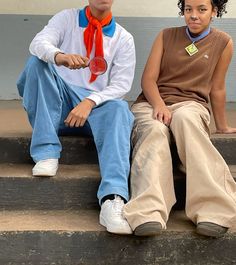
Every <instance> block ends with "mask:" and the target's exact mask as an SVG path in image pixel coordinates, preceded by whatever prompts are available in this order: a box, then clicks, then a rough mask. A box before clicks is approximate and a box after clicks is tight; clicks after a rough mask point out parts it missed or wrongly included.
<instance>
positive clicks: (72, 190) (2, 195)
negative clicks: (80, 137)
mask: <svg viewBox="0 0 236 265" xmlns="http://www.w3.org/2000/svg"><path fill="white" fill-rule="evenodd" d="M31 169H32V165H29V164H0V210H28V209H32V210H33V209H34V210H68V209H73V210H78V209H98V207H99V206H98V202H97V197H96V194H97V189H98V186H99V183H100V173H99V168H98V166H97V165H87V164H86V165H60V167H59V170H58V174H57V175H56V176H55V177H53V178H45V177H41V178H39V177H32V173H31ZM230 169H231V172H232V174H233V176H234V177H235V180H236V166H230ZM175 190H176V197H177V203H176V205H175V209H184V205H185V176H184V174H183V173H181V172H175Z"/></svg>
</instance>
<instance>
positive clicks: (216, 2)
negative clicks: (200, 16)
mask: <svg viewBox="0 0 236 265" xmlns="http://www.w3.org/2000/svg"><path fill="white" fill-rule="evenodd" d="M227 2H228V0H211V4H212V7H213V8H214V7H216V8H217V17H222V16H223V14H224V13H227V11H226V3H227ZM184 4H185V0H179V1H178V7H179V9H180V12H179V15H180V16H183V15H184Z"/></svg>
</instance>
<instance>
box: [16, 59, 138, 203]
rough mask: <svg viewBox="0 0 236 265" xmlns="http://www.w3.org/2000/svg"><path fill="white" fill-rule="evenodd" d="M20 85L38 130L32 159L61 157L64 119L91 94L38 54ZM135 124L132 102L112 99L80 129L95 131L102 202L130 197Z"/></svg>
mask: <svg viewBox="0 0 236 265" xmlns="http://www.w3.org/2000/svg"><path fill="white" fill-rule="evenodd" d="M17 87H18V90H19V94H20V95H21V96H22V97H23V106H24V108H25V110H26V111H27V114H28V118H29V121H30V123H31V125H32V128H33V131H32V140H31V147H30V153H31V156H32V158H33V160H34V161H35V162H37V161H39V160H43V159H48V158H60V153H61V150H62V146H61V143H60V139H59V137H58V135H59V132H60V131H61V130H64V129H66V127H65V125H64V120H65V119H66V117H67V116H68V114H69V112H70V111H71V110H72V109H73V108H74V107H75V106H76V105H78V104H79V103H80V101H81V100H83V98H84V97H86V96H88V95H89V94H90V93H91V92H90V91H88V90H87V89H86V88H81V87H78V86H73V85H70V84H68V83H66V82H65V81H64V80H63V79H62V78H61V77H60V76H59V75H58V74H57V72H56V70H55V69H54V67H53V66H52V65H51V64H48V63H45V62H43V61H42V60H39V59H38V58H37V57H35V56H32V57H30V58H29V60H28V62H27V64H26V66H25V69H24V71H23V72H22V74H21V75H20V77H19V79H18V82H17ZM133 120H134V118H133V114H132V113H131V111H130V110H129V107H128V104H127V102H125V101H123V100H110V101H107V102H105V103H103V104H100V105H99V106H97V107H95V108H93V110H92V112H91V113H90V115H89V117H88V120H87V122H86V124H85V126H84V127H83V128H81V129H77V130H79V131H82V132H83V133H87V134H90V133H91V135H93V138H94V142H95V144H96V148H97V152H98V159H99V166H100V172H101V177H102V180H101V183H100V186H99V189H98V194H97V195H98V199H99V202H100V201H101V199H102V198H103V197H104V196H106V195H109V194H117V195H120V196H122V197H123V198H125V199H126V200H128V199H129V191H128V177H129V172H130V162H129V161H130V135H131V131H132V126H133ZM78 152H80V150H78Z"/></svg>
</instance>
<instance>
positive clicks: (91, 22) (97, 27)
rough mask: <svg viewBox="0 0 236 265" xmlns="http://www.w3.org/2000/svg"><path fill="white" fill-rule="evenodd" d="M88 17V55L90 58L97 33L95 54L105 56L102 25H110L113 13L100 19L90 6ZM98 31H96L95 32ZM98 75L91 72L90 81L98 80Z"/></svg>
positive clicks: (86, 38) (86, 35) (86, 37)
mask: <svg viewBox="0 0 236 265" xmlns="http://www.w3.org/2000/svg"><path fill="white" fill-rule="evenodd" d="M86 17H87V19H88V26H87V28H86V29H85V31H84V44H85V47H86V50H87V57H88V58H90V53H91V51H92V48H93V42H94V35H95V56H101V57H104V52H103V36H102V27H103V26H106V25H108V24H109V23H110V22H111V20H112V13H111V12H110V13H109V14H108V16H106V17H105V18H104V19H103V20H101V21H99V20H97V19H96V18H94V17H93V16H92V14H91V11H90V8H89V6H88V7H87V8H86ZM95 32H96V33H95ZM96 78H97V75H95V74H91V77H90V80H89V82H90V83H92V82H94V81H95V80H96Z"/></svg>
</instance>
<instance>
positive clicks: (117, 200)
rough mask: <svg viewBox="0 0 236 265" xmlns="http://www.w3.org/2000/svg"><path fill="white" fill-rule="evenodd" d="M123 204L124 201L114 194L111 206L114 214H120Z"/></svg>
mask: <svg viewBox="0 0 236 265" xmlns="http://www.w3.org/2000/svg"><path fill="white" fill-rule="evenodd" d="M123 206H124V201H123V200H122V199H121V198H120V197H119V196H115V199H114V200H113V203H112V207H113V208H114V210H115V211H114V214H115V215H116V216H122V210H123Z"/></svg>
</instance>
